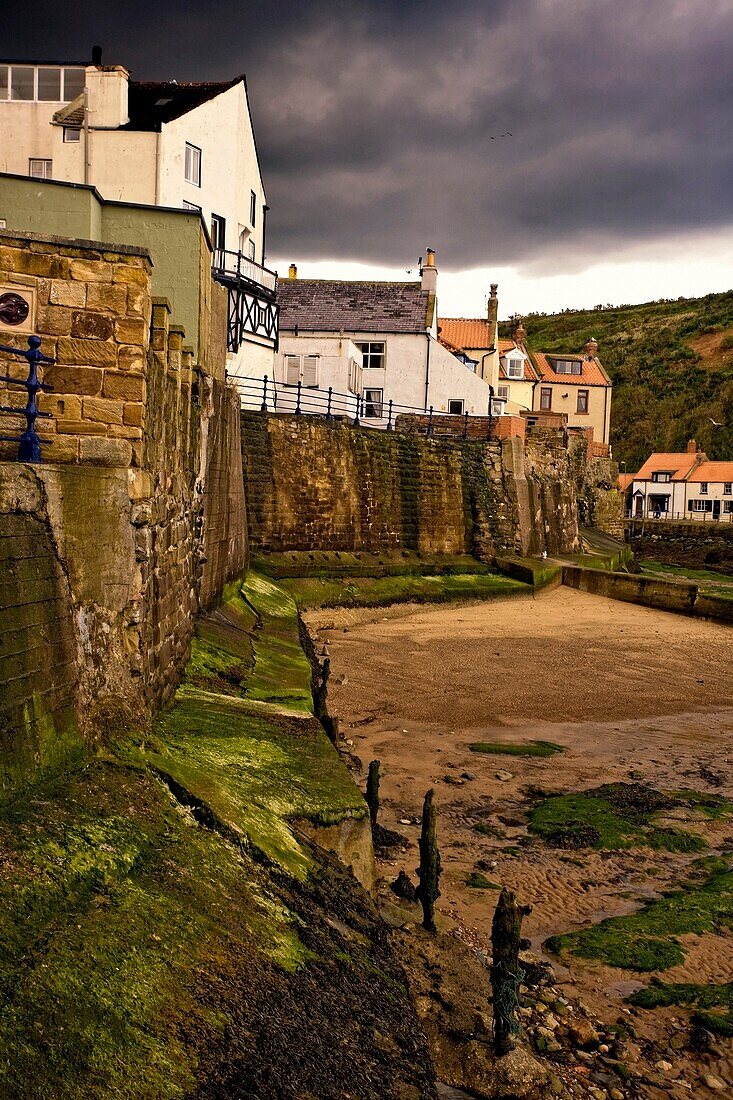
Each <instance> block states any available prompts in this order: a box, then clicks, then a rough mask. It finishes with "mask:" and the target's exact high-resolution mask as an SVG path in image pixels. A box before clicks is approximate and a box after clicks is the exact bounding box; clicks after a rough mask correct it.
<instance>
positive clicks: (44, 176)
mask: <svg viewBox="0 0 733 1100" xmlns="http://www.w3.org/2000/svg"><path fill="white" fill-rule="evenodd" d="M52 166H53V162H52V161H50V160H39V159H38V158H36V157H31V158H30V160H29V161H28V175H29V176H32V177H33V179H37V180H50V179H51V171H52Z"/></svg>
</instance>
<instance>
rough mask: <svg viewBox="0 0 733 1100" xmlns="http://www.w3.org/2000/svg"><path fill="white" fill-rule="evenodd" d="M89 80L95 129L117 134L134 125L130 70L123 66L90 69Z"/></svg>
mask: <svg viewBox="0 0 733 1100" xmlns="http://www.w3.org/2000/svg"><path fill="white" fill-rule="evenodd" d="M85 80H86V87H87V93H88V96H89V100H88V104H89V125H90V126H91V127H92V128H99V129H101V130H116V129H117V128H118V127H119V126H124V125H125V124H126V123H128V122H129V121H130V116H129V114H128V107H127V93H128V84H129V80H130V74H129V73H128V71H127V69H124V68H123V67H122V65H88V66H87V69H86V77H85Z"/></svg>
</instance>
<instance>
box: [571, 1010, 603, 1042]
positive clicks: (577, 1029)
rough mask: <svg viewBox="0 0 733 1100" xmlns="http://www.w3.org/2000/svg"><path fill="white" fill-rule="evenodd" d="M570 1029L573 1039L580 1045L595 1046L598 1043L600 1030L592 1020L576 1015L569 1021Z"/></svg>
mask: <svg viewBox="0 0 733 1100" xmlns="http://www.w3.org/2000/svg"><path fill="white" fill-rule="evenodd" d="M568 1031H569V1032H570V1035H571V1037H572V1039H573V1041H574V1042H575V1043H576V1044H577V1045H578V1046H579V1047H583V1048H585V1047H595V1046H597V1045H598V1032H597V1031H596V1029H595V1028H594V1027H593V1024H592V1023H591V1022H590V1020H586V1019H585V1018H584V1017H583V1016H576V1017H574V1018H573V1019H571V1020H570V1021H569V1022H568Z"/></svg>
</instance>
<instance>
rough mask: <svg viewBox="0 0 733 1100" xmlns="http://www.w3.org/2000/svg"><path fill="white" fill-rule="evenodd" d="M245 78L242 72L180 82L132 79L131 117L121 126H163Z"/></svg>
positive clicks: (142, 128)
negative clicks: (217, 78)
mask: <svg viewBox="0 0 733 1100" xmlns="http://www.w3.org/2000/svg"><path fill="white" fill-rule="evenodd" d="M243 82H244V77H243V76H235V77H234V79H233V80H224V81H206V82H204V83H196V84H179V83H178V81H176V80H131V81H130V82H129V85H128V112H127V113H128V117H129V121H128V122H127V123H126V124H125V125H124V126H121V127H120V129H121V130H152V131H157V130H160V128H161V126H163V125H165V123H167V122H172V121H173V120H174V119H176V118H180V117H181V115H185V114H187V113H188V112H189V111H193V110H194V108H196V107H200V106H201V105H202V103H208V101H209V100H210V99H215V98H216V97H217V96H218V95H221V94H222V92H227V91H229V89H230V88H233V87H234V86H235V84H239V83H243Z"/></svg>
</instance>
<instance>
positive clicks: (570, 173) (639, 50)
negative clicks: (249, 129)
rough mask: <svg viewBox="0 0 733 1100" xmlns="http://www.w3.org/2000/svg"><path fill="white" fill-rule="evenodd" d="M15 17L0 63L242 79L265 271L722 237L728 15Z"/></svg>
mask: <svg viewBox="0 0 733 1100" xmlns="http://www.w3.org/2000/svg"><path fill="white" fill-rule="evenodd" d="M30 9H31V12H32V19H29V20H28V25H27V26H26V27H15V28H14V29H13V31H12V32H11V35H10V39H11V40H10V41H8V40H7V37H6V42H5V43H4V48H3V49H2V52H7V53H12V54H14V55H16V56H18V55H27V56H41V55H47V56H49V57H56V56H57V55H63V56H65V57H69V58H77V57H79V55H80V54H81V55H82V56H85V55H87V54H88V51H89V49H90V47H91V45H92V40H94V41H99V42H101V43H102V44H103V45H104V47H105V59H106V60H109V61H112V60H115V61H121V62H124V63H125V64H127V65H128V67H130V68H131V69H132V70H133V72H134V75H136V76H139V77H172V76H176V77H178V78H179V79H194V80H195V79H212V78H224V77H227V76H230V75H232V74H233V73H235V72H238V71H246V73H247V75H248V83H249V88H250V95H251V100H252V105H253V112H254V119H255V126H256V131H257V136H258V142H259V146H260V152H261V159H262V162H263V171H264V176H265V183H266V187H267V192H268V200H269V202H270V205H271V207H272V213H271V216H270V223H269V225H270V228H271V236H270V252H271V253H276V254H279V255H286V256H291V255H292V256H293V257H296V258H300V259H323V258H329V259H339V258H341V259H362V260H365V261H370V262H376V263H383V264H398V265H400V266H409V265H410V264H411V263H412V262H413V261H414V260H415V258H416V256H417V254H418V252H419V251H420V250H421V249H422V248H423V246H424V245H425V244H426V243H433V244H435V245H436V246H437V247H439V248H440V250H441V259H442V263H441V266H442V267H443V268H444V269H445V268H447V267H450V268H453V269H456V268H465V267H469V266H474V265H476V266H478V265H485V264H504V263H512V264H519V265H522V264H530V263H531V264H533V265H535V266H536V265H540V266H541V267H542V268H543V269H546V270H547V269H552V268H553V266H554V267H556V269H557V270H562V269H565V268H567V267H568V266H572V265H573V264H576V263H577V262H578V258H579V257H582V256H583V255H587V254H588V253H589V252H591V251H592V250H593V249H597V248H603V249H604V254H605V255H606V256H609V254H610V252H612V251H613V250H614V246H615V247H616V248H617V249H622V248H623V247H624V246H625V245H627V244H628V243H629V242H638V241H640V240H641V241H644V240H648V241H649V247H650V257H651V256H652V255H653V247H654V245H653V242H654V240H655V239H658V238H660V237H665V236H669V235H671V234H674V233H679V232H684V231H688V230H693V229H696V228H706V229H709V228H716V227H721V228H722V227H727V226H729V225H730V223H731V221H732V220H733V214H732V212H731V192H732V190H733V188H732V186H731V180H732V179H733V155H732V152H733V126H732V125H731V110H732V108H733V67H731V65H730V59H729V52H730V43H731V41H733V4H731V3H730V2H729V0H643V3H640V2H639V0H503V2H500V0H494V2H491V0H484V2H479V0H458V2H454V3H449V2H446V0H443V2H442V3H436V2H434V0H426V2H422V3H416V2H412V0H402V2H390V3H388V2H386V0H384V2H379V0H373V2H371V3H352V2H349V0H340V2H338V3H335V2H327V0H315V2H307V0H305V2H304V0H300V2H297V3H296V2H286V3H274V2H273V0H269V2H267V3H266V2H264V0H263V2H260V0H257V2H244V0H240V2H238V3H235V2H231V0H223V2H217V3H211V4H208V5H203V4H200V3H198V4H192V3H167V4H154V3H147V4H144V3H140V2H137V0H133V2H132V3H127V4H124V5H123V4H119V5H114V6H112V5H101V6H100V5H99V4H96V5H92V4H88V3H86V0H84V2H82V3H77V4H74V5H69V6H67V7H66V8H62V7H61V6H60V5H56V4H54V5H53V6H51V5H48V6H45V5H42V4H31V5H30ZM507 133H511V135H512V136H511V137H509V136H502V135H506V134H507Z"/></svg>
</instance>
